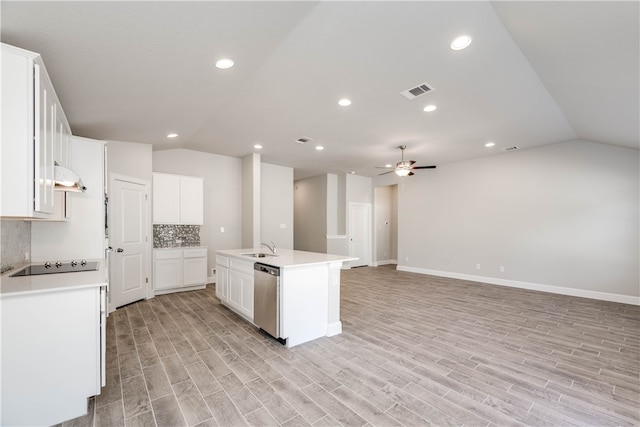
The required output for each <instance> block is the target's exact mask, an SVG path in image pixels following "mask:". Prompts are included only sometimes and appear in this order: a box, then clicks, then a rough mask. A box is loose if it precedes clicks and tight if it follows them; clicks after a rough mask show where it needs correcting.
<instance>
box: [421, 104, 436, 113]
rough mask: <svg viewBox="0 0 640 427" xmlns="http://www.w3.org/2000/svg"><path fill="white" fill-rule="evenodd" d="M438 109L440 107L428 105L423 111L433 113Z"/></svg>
mask: <svg viewBox="0 0 640 427" xmlns="http://www.w3.org/2000/svg"><path fill="white" fill-rule="evenodd" d="M437 109H438V107H437V106H435V105H427V106H426V107H424V108H423V109H422V111H426V112H427V113H430V112H432V111H436V110H437Z"/></svg>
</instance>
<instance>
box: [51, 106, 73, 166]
mask: <svg viewBox="0 0 640 427" xmlns="http://www.w3.org/2000/svg"><path fill="white" fill-rule="evenodd" d="M61 111H62V110H61V109H60V110H58V112H57V114H56V137H55V146H54V147H53V160H54V161H55V162H57V163H58V164H59V165H61V166H66V167H69V141H70V140H71V131H69V128H68V127H67V124H66V121H65V119H64V114H63V113H62V112H61Z"/></svg>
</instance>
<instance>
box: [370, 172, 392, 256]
mask: <svg viewBox="0 0 640 427" xmlns="http://www.w3.org/2000/svg"><path fill="white" fill-rule="evenodd" d="M374 201H375V209H374V215H373V217H374V219H373V230H374V250H373V254H374V262H373V265H374V266H379V265H386V264H397V263H398V185H397V184H394V185H386V186H383V187H376V188H375V189H374Z"/></svg>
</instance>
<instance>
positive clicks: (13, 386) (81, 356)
mask: <svg viewBox="0 0 640 427" xmlns="http://www.w3.org/2000/svg"><path fill="white" fill-rule="evenodd" d="M101 298H103V297H102V296H101V291H100V287H98V286H96V287H84V288H80V289H77V288H76V289H74V288H69V289H67V290H60V291H54V292H43V293H30V294H22V295H15V296H13V295H8V296H2V298H1V299H0V303H1V305H2V399H1V402H2V409H1V414H2V416H1V419H0V425H3V426H15V425H53V424H59V423H62V422H63V421H66V420H69V419H72V418H76V417H79V416H81V415H84V414H86V413H87V398H88V397H90V396H94V395H97V394H100V385H101V357H102V354H103V353H102V348H101V346H102V342H103V341H102V339H101V338H102V334H101V318H102V316H101V309H100V308H101ZM9 326H11V327H9Z"/></svg>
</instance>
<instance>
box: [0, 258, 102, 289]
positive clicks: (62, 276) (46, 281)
mask: <svg viewBox="0 0 640 427" xmlns="http://www.w3.org/2000/svg"><path fill="white" fill-rule="evenodd" d="M87 261H98V270H95V271H79V272H73V273H54V274H41V275H37V276H19V277H10V276H11V275H12V274H13V273H15V272H17V271H20V268H17V269H15V270H11V271H8V272H7V273H5V274H3V275H2V277H0V297H9V296H16V295H24V294H30V293H42V292H53V291H61V290H66V289H75V288H82V287H95V286H107V272H106V269H105V265H104V260H101V259H91V260H89V259H88V260H87Z"/></svg>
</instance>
